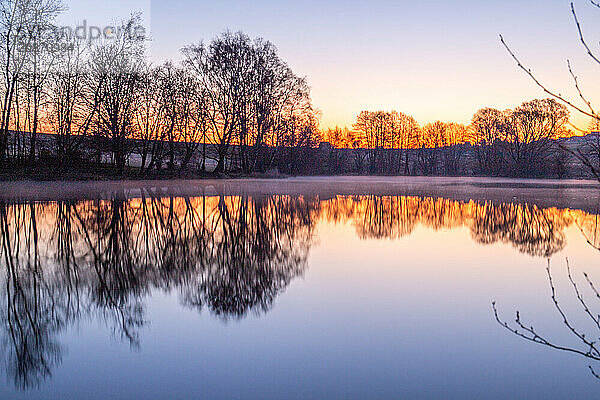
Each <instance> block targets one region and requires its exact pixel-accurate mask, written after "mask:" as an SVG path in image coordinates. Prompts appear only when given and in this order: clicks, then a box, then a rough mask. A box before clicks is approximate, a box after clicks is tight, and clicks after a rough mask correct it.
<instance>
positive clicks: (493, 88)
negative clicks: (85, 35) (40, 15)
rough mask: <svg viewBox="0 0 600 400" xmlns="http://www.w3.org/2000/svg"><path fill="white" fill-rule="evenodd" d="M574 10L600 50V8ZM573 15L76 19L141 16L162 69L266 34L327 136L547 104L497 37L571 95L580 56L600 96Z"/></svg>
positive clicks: (392, 4) (527, 5)
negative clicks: (195, 49)
mask: <svg viewBox="0 0 600 400" xmlns="http://www.w3.org/2000/svg"><path fill="white" fill-rule="evenodd" d="M71 1H72V2H73V0H71ZM576 6H577V7H578V10H579V14H580V15H581V19H582V22H583V25H584V28H587V29H586V31H587V32H588V33H587V34H588V36H589V37H590V42H593V43H598V39H599V35H598V33H600V32H597V29H594V26H597V23H598V19H599V18H600V10H599V9H595V8H594V7H592V6H591V5H589V3H588V2H587V1H586V0H579V1H576ZM569 7H570V2H569V1H568V0H544V1H541V0H523V1H517V0H503V1H489V0H485V1H482V0H463V1H433V0H421V1H401V0H399V1H388V0H374V1H370V2H367V1H355V0H345V1H342V0H321V1H314V0H305V1H271V0H254V1H248V0H246V1H234V0H218V1H210V2H209V1H205V0H201V1H192V0H171V1H168V2H166V1H165V2H162V1H157V0H154V1H151V2H150V1H147V0H133V1H128V2H126V3H124V2H120V1H117V0H106V1H104V2H103V3H102V4H101V5H100V4H98V3H97V2H93V1H91V0H77V5H73V4H72V11H71V13H70V15H69V17H70V18H75V16H79V17H77V18H79V19H81V17H80V16H81V15H89V17H84V18H87V19H88V20H90V19H97V20H102V19H110V18H114V17H117V16H118V15H127V14H128V13H130V12H131V11H132V10H142V11H143V12H144V14H145V16H146V20H147V21H149V22H148V23H149V26H150V29H151V32H152V38H153V43H152V49H151V56H152V59H153V60H154V61H157V62H159V61H162V60H164V59H178V58H179V57H180V55H179V50H180V49H181V47H183V46H185V45H186V44H189V43H192V42H196V41H199V40H210V39H211V38H212V37H214V36H215V35H217V34H219V33H221V32H223V31H225V30H227V29H229V30H234V31H235V30H243V31H244V32H246V33H248V34H249V35H251V36H262V37H264V38H266V39H268V40H271V41H272V42H274V43H275V44H276V45H277V47H278V48H279V51H280V54H281V55H282V56H283V57H284V58H285V59H286V60H287V61H288V62H289V64H290V65H291V66H292V67H293V69H294V70H295V71H296V73H297V74H299V75H305V76H307V77H308V79H309V82H310V84H311V86H312V88H313V100H314V103H315V105H316V106H317V107H318V108H319V109H320V110H322V113H323V118H322V124H323V126H325V127H327V126H333V125H336V124H340V125H351V124H352V122H353V120H354V117H355V116H356V114H357V113H358V112H359V111H360V110H362V109H376V108H377V109H378V108H381V109H398V110H400V111H404V112H407V113H410V114H412V115H414V116H415V117H416V118H417V120H418V121H419V122H421V123H425V122H429V121H432V120H436V119H443V120H454V121H458V122H468V121H469V120H470V117H471V115H472V114H473V113H474V112H475V111H476V110H477V109H478V108H480V107H483V106H495V107H498V108H508V107H514V106H516V105H518V104H519V103H520V102H522V101H524V100H526V99H530V98H534V97H540V96H542V95H543V93H541V91H540V90H538V89H537V88H536V87H535V86H534V85H533V84H532V83H531V82H530V81H529V80H528V79H527V78H526V77H525V76H524V74H523V73H522V72H521V71H519V70H518V69H517V68H516V66H515V65H514V63H513V62H512V61H511V59H510V58H509V57H508V55H507V54H506V52H505V51H504V49H503V48H502V46H501V45H500V42H499V40H498V34H499V33H503V34H504V36H505V38H506V39H507V40H508V41H509V42H510V43H511V44H512V46H513V47H514V49H515V50H516V51H517V52H518V53H519V55H521V56H522V58H523V60H524V61H526V62H527V64H529V65H530V66H531V67H532V68H533V69H534V70H535V71H536V72H537V73H539V75H540V76H541V77H542V78H544V80H545V81H547V82H548V84H549V85H551V86H555V87H558V88H561V89H563V90H562V92H563V93H569V94H572V93H573V90H572V89H571V86H572V85H571V83H570V77H569V75H568V72H567V70H566V65H565V63H566V61H565V60H566V59H567V58H571V59H572V61H573V62H574V64H575V66H576V68H577V69H578V71H579V73H580V75H582V79H583V80H584V81H583V83H584V84H585V85H586V87H588V88H590V89H591V90H592V91H593V92H598V89H600V86H599V85H600V84H596V83H595V82H591V81H590V80H591V77H592V76H594V74H595V73H597V69H596V66H595V65H593V63H592V62H590V61H589V60H588V59H587V58H586V57H585V53H584V51H583V50H582V48H581V46H580V45H579V43H578V40H577V32H576V29H575V26H574V24H573V20H572V17H571V15H570V8H569ZM148 15H150V17H149V18H148ZM586 78H587V80H586ZM574 120H575V122H577V123H578V124H582V125H586V123H587V122H586V120H585V119H582V118H574Z"/></svg>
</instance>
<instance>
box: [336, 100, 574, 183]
mask: <svg viewBox="0 0 600 400" xmlns="http://www.w3.org/2000/svg"><path fill="white" fill-rule="evenodd" d="M568 121H569V111H568V109H567V108H566V107H565V106H564V105H562V104H560V103H558V102H557V101H556V100H553V99H535V100H532V101H527V102H524V103H523V104H521V105H520V106H519V107H517V108H515V109H513V110H505V111H500V110H497V109H494V108H483V109H481V110H479V111H477V112H476V113H475V115H474V116H473V118H472V121H471V124H469V125H464V124H458V123H454V122H442V121H436V122H433V123H428V124H426V125H423V126H420V125H419V124H418V123H417V122H416V120H415V118H413V117H411V116H410V115H407V114H404V113H401V112H398V111H391V112H387V111H362V112H361V113H360V114H359V115H358V116H357V118H356V123H355V124H354V126H353V129H348V128H343V129H342V128H335V129H329V130H328V131H327V133H326V135H325V137H326V138H327V140H328V141H329V142H330V143H331V145H332V146H333V147H334V148H336V149H353V152H352V160H348V158H349V155H348V154H346V159H340V158H338V159H335V160H333V161H332V162H331V164H332V165H333V166H334V170H333V171H332V172H339V170H343V169H344V168H348V167H349V165H351V164H353V165H352V166H351V167H350V168H353V169H354V171H355V172H361V173H371V174H391V175H417V174H418V175H451V176H455V175H461V174H465V172H467V171H466V168H465V166H466V164H467V163H469V164H470V167H469V168H470V171H469V172H470V174H474V175H485V176H500V175H508V176H531V175H537V174H539V175H548V174H551V173H552V172H554V171H557V170H558V172H560V171H559V170H560V169H561V168H565V165H564V164H565V163H566V162H567V161H568V160H567V157H566V154H565V151H564V150H563V149H561V147H560V145H559V142H558V140H559V139H561V138H565V137H568V136H571V135H572V133H571V132H570V131H569V130H568V129H567V127H566V124H567V123H568ZM361 149H364V151H361ZM336 153H339V152H336ZM336 170H338V171H336Z"/></svg>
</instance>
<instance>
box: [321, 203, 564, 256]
mask: <svg viewBox="0 0 600 400" xmlns="http://www.w3.org/2000/svg"><path fill="white" fill-rule="evenodd" d="M321 208H322V210H323V211H322V213H323V216H324V217H325V218H327V219H328V220H330V221H335V222H338V221H344V220H351V221H353V225H354V226H355V227H356V232H357V235H358V236H359V237H360V238H362V239H372V238H375V239H381V238H390V239H397V238H400V237H404V236H407V235H409V234H411V233H412V231H413V230H414V229H415V227H416V226H418V225H422V226H425V227H427V228H430V229H433V230H440V229H452V228H458V227H461V226H464V227H468V228H469V229H470V230H471V233H472V236H473V238H474V239H475V240H476V241H477V242H479V243H482V244H491V243H496V242H503V243H510V244H512V245H513V246H514V247H515V248H517V249H518V250H519V251H520V252H522V253H526V254H529V255H532V256H538V257H547V256H550V255H552V254H554V253H556V252H558V251H560V250H562V249H563V248H564V246H565V244H566V243H565V234H564V230H565V228H566V227H567V226H569V225H570V224H571V222H572V218H571V217H570V214H569V212H568V211H566V210H556V209H542V208H539V207H537V206H535V205H529V204H500V205H496V204H493V203H491V202H486V203H481V204H480V203H475V202H469V203H462V202H458V201H452V200H448V199H440V198H438V199H433V198H427V197H426V198H419V197H390V196H384V197H381V196H362V197H361V196H355V197H336V198H334V199H332V200H329V201H326V202H324V203H323V204H322V206H321Z"/></svg>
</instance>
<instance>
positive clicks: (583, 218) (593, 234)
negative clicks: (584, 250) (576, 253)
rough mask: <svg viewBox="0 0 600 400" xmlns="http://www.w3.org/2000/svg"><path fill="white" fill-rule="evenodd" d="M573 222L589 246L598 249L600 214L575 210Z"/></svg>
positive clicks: (599, 246) (599, 247) (599, 242)
mask: <svg viewBox="0 0 600 400" xmlns="http://www.w3.org/2000/svg"><path fill="white" fill-rule="evenodd" d="M575 223H576V224H577V227H578V228H579V230H580V231H581V233H582V235H583V236H584V237H585V239H586V241H587V242H588V243H589V244H590V246H592V247H593V248H595V249H597V250H600V215H592V214H587V213H584V212H577V213H575Z"/></svg>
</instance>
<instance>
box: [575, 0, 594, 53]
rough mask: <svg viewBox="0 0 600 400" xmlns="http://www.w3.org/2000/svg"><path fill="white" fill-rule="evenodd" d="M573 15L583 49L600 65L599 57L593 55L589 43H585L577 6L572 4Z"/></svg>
mask: <svg viewBox="0 0 600 400" xmlns="http://www.w3.org/2000/svg"><path fill="white" fill-rule="evenodd" d="M592 4H594V3H593V2H592ZM571 13H572V14H573V18H575V24H576V25H577V32H579V40H581V43H583V47H585V49H586V50H587V53H588V55H589V56H590V57H591V58H592V59H593V60H594V61H596V62H597V63H598V64H600V59H599V58H598V57H596V55H595V54H594V53H592V50H591V49H590V47H589V46H588V45H587V42H586V41H585V38H584V37H583V31H582V30H581V24H580V23H579V18H577V13H576V12H575V5H574V4H573V2H571Z"/></svg>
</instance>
